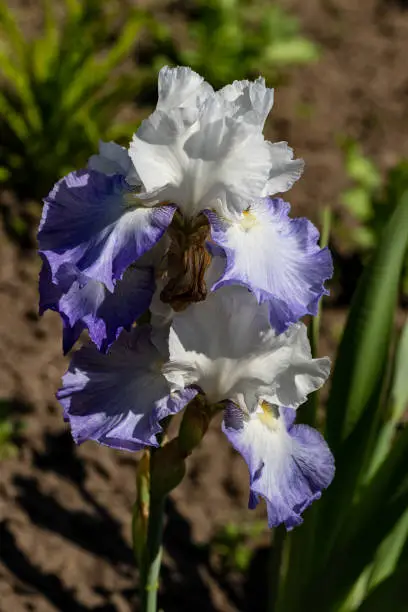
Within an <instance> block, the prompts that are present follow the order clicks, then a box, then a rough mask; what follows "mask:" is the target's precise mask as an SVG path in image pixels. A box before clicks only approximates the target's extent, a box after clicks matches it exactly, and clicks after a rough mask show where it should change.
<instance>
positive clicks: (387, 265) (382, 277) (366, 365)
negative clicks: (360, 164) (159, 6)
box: [327, 192, 408, 452]
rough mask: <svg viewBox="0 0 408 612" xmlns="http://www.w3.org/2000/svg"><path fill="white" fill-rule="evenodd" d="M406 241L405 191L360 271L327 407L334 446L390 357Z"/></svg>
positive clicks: (407, 208)
mask: <svg viewBox="0 0 408 612" xmlns="http://www.w3.org/2000/svg"><path fill="white" fill-rule="evenodd" d="M407 244H408V192H405V193H404V195H403V196H402V198H401V201H400V203H399V205H398V207H397V208H396V210H395V212H394V214H393V216H392V217H391V219H390V221H389V223H388V226H387V228H386V230H385V232H384V236H383V239H382V241H381V244H380V247H379V248H378V250H377V252H376V254H375V256H374V259H373V261H372V263H371V265H370V266H368V267H367V269H366V270H365V272H364V274H363V278H362V279H361V282H360V284H359V287H358V289H357V292H356V294H355V297H354V300H353V303H352V307H351V311H350V315H349V318H348V322H347V325H346V329H345V331H344V334H343V338H342V341H341V344H340V347H339V352H338V357H337V361H336V367H335V370H334V373H333V381H332V388H331V393H330V398H329V402H328V407H327V437H328V441H329V444H330V446H331V448H332V450H333V451H334V452H336V451H337V449H338V448H339V446H340V445H341V443H342V442H343V441H344V440H345V439H346V438H347V437H349V436H350V434H351V433H352V431H353V429H354V427H355V426H356V424H357V423H358V421H359V420H360V418H361V416H362V414H363V412H364V409H365V407H366V406H367V405H368V403H369V401H370V399H371V397H372V394H373V391H374V388H375V384H376V382H377V380H378V377H379V376H381V373H382V371H383V368H384V364H385V362H386V359H387V357H388V350H389V341H390V336H391V331H392V327H393V322H394V309H395V304H396V299H397V295H398V286H399V281H400V276H401V267H402V262H403V258H404V254H405V251H406V248H407Z"/></svg>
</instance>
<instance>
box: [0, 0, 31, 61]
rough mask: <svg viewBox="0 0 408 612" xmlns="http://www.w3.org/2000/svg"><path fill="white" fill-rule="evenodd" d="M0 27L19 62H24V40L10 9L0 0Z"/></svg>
mask: <svg viewBox="0 0 408 612" xmlns="http://www.w3.org/2000/svg"><path fill="white" fill-rule="evenodd" d="M0 28H1V29H2V30H3V31H4V33H5V36H6V39H7V42H8V43H9V44H10V46H11V48H12V49H13V51H14V53H15V54H16V55H17V57H18V59H19V60H20V63H21V64H24V63H25V50H26V41H25V38H24V35H23V32H22V31H21V29H20V28H19V26H18V24H17V21H16V19H15V17H14V15H13V13H12V11H11V10H10V9H9V8H8V7H7V5H6V4H5V3H4V2H3V1H2V0H0Z"/></svg>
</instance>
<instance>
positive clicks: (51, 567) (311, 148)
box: [0, 0, 408, 612]
mask: <svg viewBox="0 0 408 612" xmlns="http://www.w3.org/2000/svg"><path fill="white" fill-rule="evenodd" d="M282 3H283V4H284V6H286V7H288V8H290V9H292V11H293V12H294V13H295V14H296V15H297V16H298V17H299V19H300V21H301V23H302V26H303V29H304V31H305V33H306V34H308V35H309V36H311V37H312V38H313V39H314V40H316V41H317V42H318V43H319V44H320V45H321V47H322V50H323V57H322V60H321V61H320V62H319V63H318V64H315V65H312V66H308V67H306V68H301V69H297V70H295V71H294V72H293V73H292V78H291V80H290V82H289V83H288V84H287V85H285V86H284V87H282V88H281V89H280V90H279V91H278V92H277V94H276V103H275V107H274V111H273V119H272V121H271V123H270V125H269V130H270V133H269V136H270V137H273V139H274V140H288V141H289V143H290V144H291V145H292V146H293V147H294V148H295V150H296V153H297V155H298V156H302V157H304V158H305V160H306V163H307V169H306V172H305V175H304V178H303V179H302V180H301V181H300V182H299V183H298V185H297V186H295V187H294V189H293V190H292V191H291V193H290V198H289V199H290V200H291V201H292V202H293V204H294V209H295V211H296V212H298V213H299V212H302V213H304V214H308V215H309V216H312V217H313V216H315V214H316V210H317V208H318V207H319V206H321V205H322V204H325V203H327V202H332V203H336V202H337V201H338V197H339V193H340V191H341V189H342V188H343V187H344V186H345V184H346V178H345V175H344V170H343V167H342V162H341V154H340V152H339V149H338V147H337V146H336V136H338V135H350V136H353V137H355V138H356V139H358V140H359V141H360V142H361V143H362V145H363V148H364V151H365V152H366V153H367V154H369V155H371V156H372V157H373V158H374V160H375V161H376V162H377V163H378V164H379V166H380V168H381V169H382V170H383V171H385V170H386V169H387V168H388V167H389V166H391V165H392V164H393V163H395V161H397V160H398V159H399V158H400V157H401V155H403V154H405V155H407V154H408V142H407V139H406V131H407V130H406V128H407V127H408V105H407V99H408V71H407V69H406V62H407V59H406V58H407V53H408V6H407V3H406V2H403V1H402V0H401V1H400V2H397V1H396V0H395V1H391V0H361V1H360V2H359V3H356V2H354V1H352V0H308V2H304V1H303V0H287V1H286V2H283V0H282ZM19 4H20V5H21V6H22V7H23V8H24V3H23V2H19ZM27 4H28V3H27ZM30 5H31V7H32V6H33V3H30ZM306 111H307V112H306ZM305 113H306V115H307V117H305ZM38 271H39V262H38V259H37V257H36V255H35V254H34V253H25V254H22V253H21V252H20V251H19V250H18V249H17V247H16V246H15V245H13V244H12V243H11V242H10V241H9V240H8V239H7V238H6V236H5V235H4V233H3V232H1V233H0V314H1V316H0V399H1V400H7V401H9V402H10V403H11V404H12V406H13V413H14V415H15V417H16V418H18V419H21V420H22V422H23V424H24V428H23V430H22V432H21V434H20V439H19V453H18V457H16V458H14V459H9V460H5V461H3V462H2V464H1V484H0V515H1V516H0V518H1V522H0V530H1V533H0V538H1V554H2V562H1V563H0V611H1V612H9V611H13V612H28V611H33V612H55V611H56V610H57V611H62V612H130V611H134V610H137V609H138V606H137V591H136V589H137V575H136V572H135V570H134V564H133V556H132V550H131V540H130V520H131V508H132V503H133V501H134V496H135V484H134V475H135V466H136V462H137V460H138V456H137V455H132V454H127V453H119V452H114V451H112V450H110V449H107V448H103V447H99V446H97V445H96V444H92V443H87V444H85V445H83V446H82V447H80V448H76V447H74V444H73V443H72V441H71V438H70V434H69V431H68V429H67V427H66V426H65V425H64V423H63V421H62V418H61V411H60V408H59V407H58V404H57V402H56V400H55V399H54V393H55V390H56V389H57V387H58V385H59V381H60V377H61V375H62V374H63V372H64V371H65V369H66V366H67V359H65V358H63V357H62V355H61V346H60V335H61V334H60V332H61V329H60V327H61V326H60V321H59V319H58V317H57V315H55V314H54V313H47V314H46V315H45V316H44V318H43V319H41V320H40V319H39V318H38V317H37V314H36V313H37V286H36V284H37V275H38ZM343 320H344V314H343V313H342V312H339V311H338V310H335V309H333V308H330V309H328V310H327V313H326V315H325V319H324V329H323V331H324V337H323V343H322V352H324V353H325V354H329V355H331V356H332V355H333V352H334V349H335V343H336V338H338V335H339V331H340V329H341V325H342V321H343ZM247 495H248V474H247V470H246V467H245V465H244V464H243V461H242V460H241V458H240V457H239V456H238V455H236V454H235V452H234V451H233V450H232V449H231V448H230V447H229V445H228V443H227V441H226V440H225V439H224V436H223V434H222V433H221V431H220V429H219V423H214V425H213V426H212V428H211V429H210V431H209V433H208V434H207V436H206V438H205V440H204V442H203V444H202V446H201V447H200V448H199V449H198V451H197V452H196V453H195V454H194V455H193V456H192V457H191V459H190V461H189V470H188V475H187V477H186V479H185V480H184V482H183V483H182V484H181V485H180V487H179V488H178V489H177V490H176V491H175V492H174V493H173V495H172V496H171V499H170V500H169V504H168V508H167V518H168V520H167V527H166V531H165V558H164V569H163V581H162V589H161V600H160V601H161V607H162V608H163V610H165V612H181V611H182V610H191V609H194V610H195V611H196V612H208V611H211V610H214V611H218V612H234V611H236V612H238V611H240V612H245V611H248V612H257V611H258V610H259V611H263V610H264V609H265V588H266V571H267V564H266V560H267V557H266V544H267V541H268V536H267V534H266V531H265V537H264V538H263V540H262V542H261V545H260V546H259V548H258V549H257V551H256V554H255V555H254V558H253V560H252V563H251V566H250V568H249V571H248V572H247V573H246V575H242V574H239V573H237V572H233V571H232V572H227V573H226V572H224V571H221V569H220V566H219V563H218V562H217V558H216V555H214V552H213V548H212V546H211V542H212V538H213V536H214V534H215V533H216V531H217V529H218V528H219V527H220V526H223V525H225V524H226V523H227V522H228V521H235V522H238V523H239V522H247V521H248V520H250V519H251V518H253V517H254V513H249V511H248V510H247V509H246V503H247ZM255 516H256V517H258V518H259V517H263V516H264V510H263V508H260V510H259V512H258V513H257V514H255Z"/></svg>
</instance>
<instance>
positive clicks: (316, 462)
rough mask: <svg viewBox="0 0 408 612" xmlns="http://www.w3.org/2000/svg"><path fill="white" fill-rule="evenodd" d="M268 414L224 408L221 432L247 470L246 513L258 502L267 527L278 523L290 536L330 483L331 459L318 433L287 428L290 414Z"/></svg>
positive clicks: (301, 427)
mask: <svg viewBox="0 0 408 612" xmlns="http://www.w3.org/2000/svg"><path fill="white" fill-rule="evenodd" d="M270 410H271V412H270V413H268V412H266V413H265V412H264V411H262V410H260V411H259V412H255V413H252V414H250V415H248V414H245V413H244V412H243V411H242V410H241V409H240V408H239V407H238V406H236V405H234V404H232V403H230V404H229V405H228V407H227V409H226V411H225V416H224V422H223V426H222V427H223V431H224V433H225V434H226V436H227V437H228V439H229V441H230V442H231V444H232V445H233V447H234V448H235V449H236V450H237V451H238V452H239V453H241V455H242V456H243V458H244V459H245V461H246V463H247V465H248V468H249V474H250V496H249V507H250V508H251V509H253V508H255V507H256V505H257V504H258V501H259V497H263V498H264V499H265V501H266V506H267V512H268V524H269V527H277V526H278V525H280V524H281V523H284V524H285V526H286V528H287V529H288V530H290V529H292V528H293V527H295V526H296V525H299V524H300V523H302V522H303V519H302V516H301V514H302V512H303V511H304V510H305V509H306V508H307V507H308V506H310V504H312V503H313V502H314V501H315V500H316V499H319V498H320V496H321V492H322V490H323V489H325V488H327V487H328V486H329V484H330V483H331V481H332V479H333V476H334V471H335V468H334V459H333V455H332V454H331V452H330V449H329V447H328V446H327V444H326V442H325V440H324V439H323V437H322V436H321V435H320V433H319V432H318V431H316V430H315V429H312V428H311V427H308V426H307V425H293V420H294V413H295V411H294V410H292V409H290V408H281V409H280V410H279V411H278V409H277V408H276V409H274V410H275V411H276V412H273V411H272V407H270Z"/></svg>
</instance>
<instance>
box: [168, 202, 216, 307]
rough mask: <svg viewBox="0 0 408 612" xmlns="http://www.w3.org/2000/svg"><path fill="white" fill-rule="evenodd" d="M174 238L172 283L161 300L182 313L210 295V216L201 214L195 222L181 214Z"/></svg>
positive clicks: (170, 269)
mask: <svg viewBox="0 0 408 612" xmlns="http://www.w3.org/2000/svg"><path fill="white" fill-rule="evenodd" d="M168 234H169V236H170V239H171V243H170V247H169V251H168V253H167V259H166V267H167V275H168V278H169V280H168V283H167V285H166V286H165V287H164V289H163V291H162V292H161V294H160V299H161V300H162V302H164V303H166V304H170V306H171V307H172V308H173V310H175V311H176V312H181V311H182V310H184V309H185V308H187V306H188V305H189V304H191V303H193V302H201V301H203V300H205V298H206V296H207V286H206V283H205V280H204V275H205V272H206V270H207V268H208V266H209V265H210V263H211V255H210V254H209V253H208V251H207V249H206V247H205V242H206V240H207V239H208V238H209V235H210V226H209V223H208V220H207V217H206V216H205V215H203V214H200V215H199V216H198V217H196V218H195V219H193V220H192V221H190V220H186V219H185V218H184V217H183V215H182V214H181V213H180V212H179V211H177V212H176V214H175V215H174V218H173V221H172V223H171V225H170V227H169V229H168Z"/></svg>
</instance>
